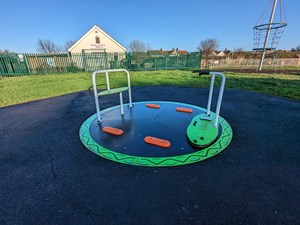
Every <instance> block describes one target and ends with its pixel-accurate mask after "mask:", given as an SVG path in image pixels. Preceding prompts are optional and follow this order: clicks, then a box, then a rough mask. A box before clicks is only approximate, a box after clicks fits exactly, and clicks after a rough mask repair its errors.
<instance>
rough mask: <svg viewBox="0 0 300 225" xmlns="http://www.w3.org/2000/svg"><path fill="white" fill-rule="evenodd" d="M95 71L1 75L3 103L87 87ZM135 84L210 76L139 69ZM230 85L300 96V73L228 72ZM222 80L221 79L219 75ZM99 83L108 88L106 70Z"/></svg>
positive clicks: (190, 83) (196, 83)
mask: <svg viewBox="0 0 300 225" xmlns="http://www.w3.org/2000/svg"><path fill="white" fill-rule="evenodd" d="M299 73H300V72H299ZM91 74H92V73H68V74H51V75H31V76H21V77H0V90H1V93H0V107H3V106H8V105H13V104H18V103H23V102H28V101H32V100H37V99H43V98H48V97H53V96H59V95H63V94H68V93H72V92H76V91H82V90H87V89H88V88H89V87H90V86H92V79H91ZM130 75H131V84H132V86H149V85H171V86H184V87H206V88H208V87H209V81H210V77H209V76H206V75H204V76H201V77H200V76H199V75H198V73H193V72H192V71H178V70H175V71H136V72H131V73H130ZM225 75H226V78H227V81H226V88H235V89H243V90H251V91H255V92H259V93H266V94H271V95H275V96H281V97H286V98H291V99H296V100H300V75H286V74H255V73H249V74H247V73H232V72H227V73H225ZM110 82H111V88H113V87H118V86H126V85H127V81H126V76H125V74H120V73H117V74H114V75H111V76H110ZM217 82H220V79H217ZM98 85H100V86H99V87H100V88H105V76H104V74H103V75H102V76H101V77H99V82H98Z"/></svg>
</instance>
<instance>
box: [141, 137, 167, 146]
mask: <svg viewBox="0 0 300 225" xmlns="http://www.w3.org/2000/svg"><path fill="white" fill-rule="evenodd" d="M144 141H145V142H146V143H147V144H151V145H156V146H159V147H163V148H169V147H170V146H171V142H169V141H167V140H164V139H160V138H156V137H151V136H147V137H145V138H144Z"/></svg>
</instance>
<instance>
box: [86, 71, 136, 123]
mask: <svg viewBox="0 0 300 225" xmlns="http://www.w3.org/2000/svg"><path fill="white" fill-rule="evenodd" d="M109 72H125V73H126V74H127V83H128V95H129V107H132V97H131V84H130V75H129V72H128V71H127V70H125V69H111V70H97V71H94V72H93V74H92V81H93V89H94V97H95V103H96V110H97V118H98V122H99V123H101V122H102V117H101V111H100V106H99V99H98V91H97V83H96V75H97V74H100V73H105V77H106V86H107V90H110V83H109ZM121 98H122V95H121V94H120V104H121V112H122V113H121V114H123V113H124V111H123V99H121Z"/></svg>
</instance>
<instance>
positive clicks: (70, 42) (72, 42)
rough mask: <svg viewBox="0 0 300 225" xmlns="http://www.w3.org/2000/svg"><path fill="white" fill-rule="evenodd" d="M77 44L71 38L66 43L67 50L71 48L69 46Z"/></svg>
mask: <svg viewBox="0 0 300 225" xmlns="http://www.w3.org/2000/svg"><path fill="white" fill-rule="evenodd" d="M74 44H75V41H72V40H69V41H67V42H66V43H65V47H64V49H65V51H66V52H67V51H68V50H69V48H71V47H72V46H73V45H74Z"/></svg>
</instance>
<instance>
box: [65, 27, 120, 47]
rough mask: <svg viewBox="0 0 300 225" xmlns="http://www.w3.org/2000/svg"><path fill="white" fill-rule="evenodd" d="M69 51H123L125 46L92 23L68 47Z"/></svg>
mask: <svg viewBox="0 0 300 225" xmlns="http://www.w3.org/2000/svg"><path fill="white" fill-rule="evenodd" d="M68 51H69V52H71V53H92V52H107V53H125V52H126V48H125V47H124V46H122V45H121V44H120V43H119V42H117V41H116V40H115V39H113V38H112V37H111V36H109V35H108V34H107V33H106V32H105V31H103V30H102V29H101V28H100V27H99V26H97V25H94V26H93V27H92V28H91V29H90V30H89V31H88V32H86V33H85V34H84V35H83V36H82V37H81V38H80V39H79V40H78V41H76V42H75V43H74V44H73V45H72V46H71V47H70V48H69V49H68Z"/></svg>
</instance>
